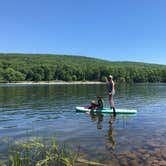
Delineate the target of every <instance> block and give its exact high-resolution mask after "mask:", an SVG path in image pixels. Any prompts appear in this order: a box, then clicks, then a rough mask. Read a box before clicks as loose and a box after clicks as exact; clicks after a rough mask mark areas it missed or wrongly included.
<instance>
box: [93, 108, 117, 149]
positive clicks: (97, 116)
mask: <svg viewBox="0 0 166 166" xmlns="http://www.w3.org/2000/svg"><path fill="white" fill-rule="evenodd" d="M90 117H91V121H92V122H95V121H97V129H98V130H101V129H102V128H103V124H102V123H103V121H104V115H103V114H102V113H101V112H97V113H94V112H93V111H91V112H90ZM115 120H116V116H113V115H110V119H109V122H108V123H109V128H108V134H107V138H106V139H107V143H106V149H107V150H108V151H113V150H114V149H115V145H116V143H115V136H114V122H115Z"/></svg>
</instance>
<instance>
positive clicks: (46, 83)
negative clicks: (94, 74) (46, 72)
mask: <svg viewBox="0 0 166 166" xmlns="http://www.w3.org/2000/svg"><path fill="white" fill-rule="evenodd" d="M104 83H105V82H100V81H71V82H66V81H39V82H33V81H24V82H10V83H0V84H6V85H13V84H15V85H72V84H104Z"/></svg>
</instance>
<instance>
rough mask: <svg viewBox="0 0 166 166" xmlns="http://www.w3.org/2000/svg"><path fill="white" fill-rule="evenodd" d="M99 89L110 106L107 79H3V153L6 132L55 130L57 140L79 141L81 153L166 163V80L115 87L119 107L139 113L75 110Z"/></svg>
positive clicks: (114, 161)
mask: <svg viewBox="0 0 166 166" xmlns="http://www.w3.org/2000/svg"><path fill="white" fill-rule="evenodd" d="M97 95H101V96H103V98H104V101H105V106H106V107H109V103H108V96H107V91H106V86H105V85H104V84H101V85H5V84H1V85H0V153H2V152H3V153H4V151H7V146H6V144H5V143H4V140H5V139H6V138H8V139H10V140H12V141H14V140H22V139H27V138H30V137H32V136H40V137H42V138H48V139H51V138H52V136H53V135H54V134H56V137H57V140H58V141H59V142H62V143H64V142H65V143H69V144H71V145H72V146H73V147H75V148H76V147H77V146H80V153H81V156H82V157H83V158H85V159H88V160H92V161H98V162H100V163H103V164H105V165H106V164H107V165H115V166H116V165H155V164H156V165H162V164H165V165H166V84H136V85H130V86H119V87H116V95H115V99H114V100H115V104H116V107H117V108H125V109H137V111H138V113H137V114H135V115H117V117H116V118H115V119H113V118H112V117H111V116H110V115H108V114H107V115H103V116H101V115H100V116H94V117H91V116H90V115H87V114H84V113H76V112H75V107H76V106H84V105H88V104H89V102H90V101H91V100H92V99H96V96H97ZM110 118H111V121H112V124H110V123H109V121H110ZM0 157H1V156H0Z"/></svg>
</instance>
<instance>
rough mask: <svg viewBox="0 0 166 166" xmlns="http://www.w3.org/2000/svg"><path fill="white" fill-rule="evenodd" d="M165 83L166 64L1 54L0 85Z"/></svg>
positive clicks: (77, 57) (61, 56)
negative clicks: (111, 79) (110, 79)
mask: <svg viewBox="0 0 166 166" xmlns="http://www.w3.org/2000/svg"><path fill="white" fill-rule="evenodd" d="M109 74H112V75H113V76H114V80H115V81H117V82H118V81H120V82H166V65H157V64H147V63H138V62H111V61H106V60H101V59H95V58H88V57H83V56H72V55H71V56H69V55H43V54H0V82H16V81H51V80H63V81H86V80H87V81H104V77H105V76H108V75H109Z"/></svg>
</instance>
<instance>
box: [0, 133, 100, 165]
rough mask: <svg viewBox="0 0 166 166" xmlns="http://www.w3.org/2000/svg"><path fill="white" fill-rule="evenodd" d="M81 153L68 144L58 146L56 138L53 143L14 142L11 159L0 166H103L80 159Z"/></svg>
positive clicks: (38, 139)
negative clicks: (80, 164)
mask: <svg viewBox="0 0 166 166" xmlns="http://www.w3.org/2000/svg"><path fill="white" fill-rule="evenodd" d="M79 152H80V149H79V147H78V148H77V150H75V151H74V150H72V148H71V147H70V146H69V145H67V144H62V145H58V143H57V140H56V137H55V136H54V137H53V138H52V140H51V141H48V140H44V139H43V140H41V138H36V137H35V138H33V139H31V140H28V141H16V142H14V143H13V144H12V145H11V147H10V152H9V157H7V158H6V159H3V160H0V166H8V165H9V166H52V165H56V166H75V165H77V164H78V163H83V164H86V165H102V164H100V163H97V162H92V161H88V160H85V159H82V158H80V156H79Z"/></svg>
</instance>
